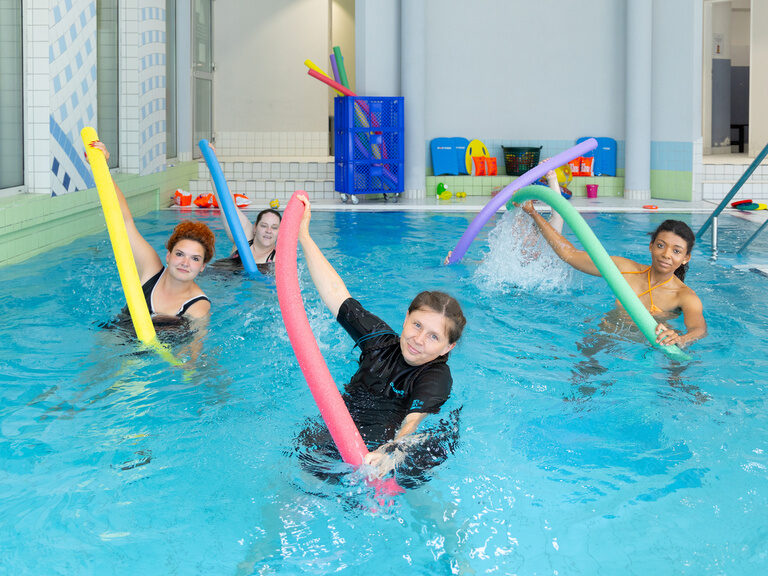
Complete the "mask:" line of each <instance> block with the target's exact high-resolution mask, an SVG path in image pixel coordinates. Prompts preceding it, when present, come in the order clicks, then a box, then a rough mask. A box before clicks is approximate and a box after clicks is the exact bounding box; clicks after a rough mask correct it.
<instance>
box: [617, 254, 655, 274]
mask: <svg viewBox="0 0 768 576" xmlns="http://www.w3.org/2000/svg"><path fill="white" fill-rule="evenodd" d="M611 260H613V263H614V264H616V267H617V268H618V269H619V272H621V273H622V274H626V273H630V274H631V273H633V272H645V271H646V270H648V268H649V266H648V264H641V263H640V262H635V261H634V260H632V259H630V258H626V257H625V256H613V257H611Z"/></svg>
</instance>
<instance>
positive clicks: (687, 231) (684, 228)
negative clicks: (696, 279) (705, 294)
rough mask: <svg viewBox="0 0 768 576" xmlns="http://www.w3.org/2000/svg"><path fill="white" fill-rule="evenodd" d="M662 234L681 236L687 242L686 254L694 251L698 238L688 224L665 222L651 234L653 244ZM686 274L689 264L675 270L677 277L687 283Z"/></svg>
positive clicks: (677, 221) (672, 221) (676, 221)
mask: <svg viewBox="0 0 768 576" xmlns="http://www.w3.org/2000/svg"><path fill="white" fill-rule="evenodd" d="M660 232H672V234H675V235H677V236H680V238H682V239H683V240H685V244H686V252H685V253H686V254H690V253H691V250H693V245H694V244H695V243H696V236H695V235H694V233H693V230H691V228H690V227H689V226H688V224H686V223H685V222H682V221H681V220H664V222H662V223H661V224H659V227H658V228H656V230H654V231H653V232H651V233H650V234H651V244H653V243H654V242H656V237H657V236H658V235H659V233H660ZM686 272H688V264H687V263H686V264H681V265H680V266H678V267H677V270H675V276H677V277H678V278H680V281H681V282H685V273H686Z"/></svg>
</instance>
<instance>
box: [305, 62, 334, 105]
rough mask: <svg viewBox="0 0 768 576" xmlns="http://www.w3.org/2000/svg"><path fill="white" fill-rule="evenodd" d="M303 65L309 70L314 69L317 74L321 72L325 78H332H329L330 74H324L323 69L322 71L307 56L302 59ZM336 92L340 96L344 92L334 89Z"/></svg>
mask: <svg viewBox="0 0 768 576" xmlns="http://www.w3.org/2000/svg"><path fill="white" fill-rule="evenodd" d="M304 66H306V67H307V68H309V69H310V70H314V71H315V72H317V73H318V74H322V75H323V76H325V77H326V78H330V79H331V80H333V78H331V77H330V76H328V74H326V73H325V71H324V70H323V69H322V68H320V66H318V65H317V64H315V63H314V62H312V60H310V59H309V58H307V59H306V60H304ZM336 93H337V94H339V95H340V96H344V93H343V92H339V91H338V90H336Z"/></svg>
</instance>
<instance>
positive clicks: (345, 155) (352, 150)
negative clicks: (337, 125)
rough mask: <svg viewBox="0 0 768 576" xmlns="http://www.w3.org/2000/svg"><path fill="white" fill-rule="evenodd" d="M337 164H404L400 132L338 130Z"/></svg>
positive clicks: (334, 147) (336, 140) (335, 144)
mask: <svg viewBox="0 0 768 576" xmlns="http://www.w3.org/2000/svg"><path fill="white" fill-rule="evenodd" d="M333 150H334V152H335V155H336V162H358V161H361V160H365V161H376V160H385V161H387V162H402V161H403V154H404V152H405V146H404V142H403V133H402V132H400V131H392V130H385V131H376V132H371V131H369V130H354V129H353V130H336V133H335V135H334V146H333Z"/></svg>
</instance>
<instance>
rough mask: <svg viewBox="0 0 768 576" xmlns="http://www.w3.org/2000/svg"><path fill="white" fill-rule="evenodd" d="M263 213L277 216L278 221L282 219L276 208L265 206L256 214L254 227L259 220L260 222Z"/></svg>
mask: <svg viewBox="0 0 768 576" xmlns="http://www.w3.org/2000/svg"><path fill="white" fill-rule="evenodd" d="M265 214H274V215H275V216H277V219H278V220H279V221H280V222H282V221H283V217H282V216H280V212H278V211H277V210H273V209H272V208H267V209H266V210H262V211H261V212H259V215H258V216H256V222H254V223H253V225H254V227H255V226H258V225H259V222H261V219H262V218H263V217H264V215H265Z"/></svg>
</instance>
